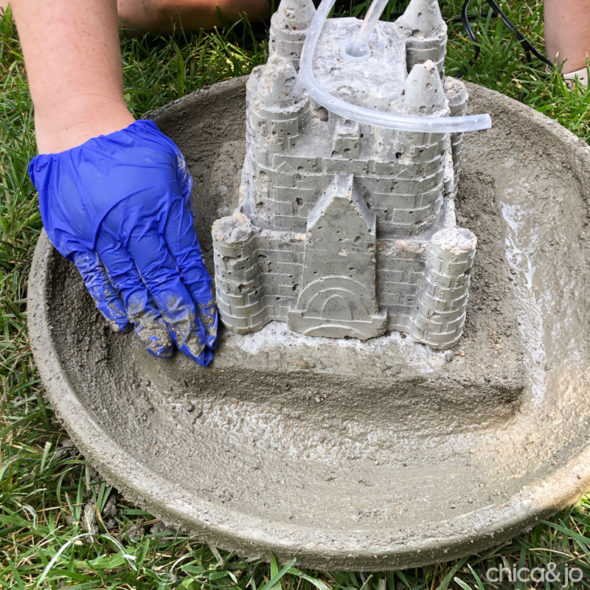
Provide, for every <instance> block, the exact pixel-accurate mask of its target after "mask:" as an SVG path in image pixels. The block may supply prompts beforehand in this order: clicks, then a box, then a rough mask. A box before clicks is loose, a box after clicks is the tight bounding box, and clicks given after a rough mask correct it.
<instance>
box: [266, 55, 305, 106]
mask: <svg viewBox="0 0 590 590" xmlns="http://www.w3.org/2000/svg"><path fill="white" fill-rule="evenodd" d="M302 91H303V89H302V86H301V83H300V82H299V79H298V77H297V72H296V71H295V68H294V67H293V64H292V63H291V60H290V59H287V58H285V57H282V56H281V55H279V54H277V53H274V54H273V55H271V56H270V57H269V59H268V61H267V62H266V65H265V66H264V71H263V72H262V76H260V81H259V82H258V93H257V94H258V99H259V100H260V102H261V103H262V104H264V105H268V106H274V105H280V106H286V105H289V104H292V103H294V102H296V101H297V100H298V99H299V98H301V95H302Z"/></svg>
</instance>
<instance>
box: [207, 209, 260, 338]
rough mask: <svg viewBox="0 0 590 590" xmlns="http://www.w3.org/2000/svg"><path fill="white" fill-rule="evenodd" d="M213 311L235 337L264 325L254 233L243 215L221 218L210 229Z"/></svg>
mask: <svg viewBox="0 0 590 590" xmlns="http://www.w3.org/2000/svg"><path fill="white" fill-rule="evenodd" d="M212 234H213V240H214V242H215V250H214V257H213V263H214V265H215V289H216V296H217V297H216V299H217V307H218V309H219V313H220V314H222V316H223V318H224V319H223V321H224V323H225V324H226V325H227V326H229V327H230V328H231V329H232V330H233V331H234V332H236V333H238V334H245V333H246V332H252V331H255V330H260V328H262V327H263V326H264V325H265V324H266V323H267V322H268V313H267V309H266V305H265V299H264V297H263V296H262V295H263V293H262V285H261V281H260V269H259V268H258V265H257V258H258V249H257V245H256V232H255V231H254V227H253V226H252V224H251V223H250V220H249V219H248V218H247V217H246V216H245V215H240V214H236V213H234V215H231V216H228V217H222V218H221V219H218V220H217V221H215V223H214V224H213V228H212Z"/></svg>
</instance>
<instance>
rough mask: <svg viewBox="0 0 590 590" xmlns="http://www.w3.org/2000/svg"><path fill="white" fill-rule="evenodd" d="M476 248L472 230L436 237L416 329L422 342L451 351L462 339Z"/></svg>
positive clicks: (447, 231)
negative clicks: (450, 348)
mask: <svg viewBox="0 0 590 590" xmlns="http://www.w3.org/2000/svg"><path fill="white" fill-rule="evenodd" d="M476 245H477V238H476V237H475V235H474V234H473V233H472V232H471V231H469V230H468V229H464V228H452V229H450V228H448V229H443V230H440V231H438V232H437V233H435V234H434V236H433V238H432V241H431V247H430V248H429V250H428V255H427V259H426V270H427V272H426V274H425V280H424V283H423V291H422V293H421V296H420V298H419V299H418V314H417V316H416V318H415V320H414V325H413V329H412V333H413V335H414V337H416V338H417V339H418V340H419V341H420V342H425V343H426V344H428V345H430V346H431V347H432V348H449V347H451V346H453V345H454V344H456V342H457V341H458V340H459V338H460V337H461V335H462V333H463V325H464V323H465V309H466V307H467V298H468V296H469V271H470V269H471V266H472V265H473V258H474V257H475V248H476Z"/></svg>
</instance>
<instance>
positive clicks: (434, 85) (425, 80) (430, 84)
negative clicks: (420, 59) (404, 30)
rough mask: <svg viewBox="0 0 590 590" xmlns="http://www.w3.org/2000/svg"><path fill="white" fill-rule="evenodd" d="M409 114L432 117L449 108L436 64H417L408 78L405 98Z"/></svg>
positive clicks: (429, 62)
mask: <svg viewBox="0 0 590 590" xmlns="http://www.w3.org/2000/svg"><path fill="white" fill-rule="evenodd" d="M403 105H404V111H405V112H406V113H408V114H416V115H432V114H434V113H437V112H438V111H441V110H443V109H446V108H447V107H448V103H447V98H446V96H445V91H444V88H443V85H442V81H441V79H440V75H439V73H438V69H437V67H436V65H435V64H434V62H432V61H430V60H429V61H426V62H424V63H423V64H416V65H415V66H414V67H413V68H412V71H411V72H410V73H409V75H408V77H407V78H406V84H405V86H404V98H403Z"/></svg>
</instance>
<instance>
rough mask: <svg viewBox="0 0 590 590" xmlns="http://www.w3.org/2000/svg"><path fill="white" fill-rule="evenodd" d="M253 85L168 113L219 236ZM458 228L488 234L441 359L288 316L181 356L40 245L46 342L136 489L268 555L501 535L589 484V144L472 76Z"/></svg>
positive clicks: (80, 437) (411, 561)
mask: <svg viewBox="0 0 590 590" xmlns="http://www.w3.org/2000/svg"><path fill="white" fill-rule="evenodd" d="M244 84H245V81H244V79H236V80H232V81H229V82H224V83H221V84H218V85H215V86H213V87H212V88H209V89H206V90H203V91H200V92H197V93H194V94H192V95H190V96H187V97H185V98H183V99H181V100H179V101H177V102H174V103H172V104H170V105H168V106H167V107H165V108H163V109H161V110H160V111H158V112H157V113H154V114H153V116H154V118H155V120H156V121H157V122H158V124H159V125H160V126H161V128H162V130H163V131H164V132H166V133H168V134H169V135H170V136H171V137H172V138H173V139H174V140H175V141H176V142H177V143H178V145H179V146H180V148H181V150H182V151H183V153H184V154H185V155H186V157H187V161H188V163H189V166H190V168H191V171H192V174H193V176H194V179H195V188H194V205H195V210H196V214H197V223H198V234H199V237H200V240H201V243H202V245H203V249H204V252H205V255H206V259H207V264H209V265H210V268H211V263H212V260H211V257H212V248H211V233H210V232H211V225H212V223H213V221H214V220H215V219H217V218H219V217H222V216H224V215H228V214H229V213H230V212H231V211H232V210H233V209H234V207H235V206H236V202H237V189H238V185H239V180H240V168H241V164H242V161H243V156H244V134H245V129H244ZM469 91H470V95H471V104H470V109H471V111H473V112H489V113H491V115H492V118H493V122H494V126H493V129H491V130H489V131H486V132H480V133H471V134H468V136H466V137H465V154H464V160H463V162H464V164H463V166H464V167H463V170H462V173H461V184H460V188H459V194H458V197H457V218H458V222H459V223H460V224H461V225H462V226H463V227H466V228H469V229H470V230H472V231H473V232H474V233H475V234H476V235H477V236H478V251H477V256H476V260H475V263H474V267H473V270H472V278H471V294H470V299H469V306H468V311H467V323H466V326H465V332H464V337H463V339H462V340H461V341H460V343H459V344H458V346H456V347H455V348H453V349H451V350H449V351H433V350H431V349H430V348H428V347H426V346H424V345H421V344H416V343H415V342H413V341H412V339H411V338H409V337H404V336H402V335H400V334H399V333H393V334H391V335H389V336H383V337H380V338H376V339H372V340H368V341H366V342H360V341H358V340H355V339H343V340H331V339H325V338H311V337H306V336H302V335H295V334H293V333H291V332H289V331H288V330H287V329H286V328H285V326H284V325H283V324H279V323H274V322H273V323H271V324H269V325H267V326H266V327H265V328H264V329H262V330H261V331H260V332H257V333H255V334H250V335H243V336H239V335H236V334H232V333H230V332H228V331H225V332H223V333H222V334H221V337H220V346H219V349H218V351H217V353H216V357H215V361H214V363H213V365H212V366H210V367H208V368H200V367H198V366H197V365H195V364H192V363H191V362H190V361H188V360H187V359H186V358H184V357H182V356H181V355H177V356H176V357H175V358H173V359H171V360H168V361H162V360H157V359H155V358H153V357H151V356H150V355H149V354H147V353H146V352H145V351H144V350H142V348H141V346H140V345H139V344H138V343H137V342H136V340H134V338H133V336H131V335H121V334H115V333H112V332H111V331H110V329H109V328H108V327H107V326H106V325H105V323H104V322H103V321H102V320H101V318H100V317H99V315H98V313H97V312H96V310H95V309H94V307H93V305H92V302H91V301H90V298H89V297H88V295H87V293H86V292H85V290H84V287H83V285H82V282H81V280H80V279H79V277H78V275H77V273H76V271H75V269H74V268H73V267H72V266H71V265H70V264H69V263H68V262H66V261H64V260H63V259H61V258H60V256H59V255H57V254H56V253H55V251H54V250H53V249H52V247H51V245H50V243H49V242H48V240H47V238H46V236H42V237H41V239H40V240H39V244H38V246H37V250H36V254H35V259H34V264H33V269H32V272H31V279H30V291H29V323H30V334H31V343H32V346H33V350H34V353H35V358H36V361H37V364H38V366H39V369H40V372H41V376H42V379H43V382H44V384H45V388H46V392H47V396H48V398H49V400H50V401H51V403H52V405H53V407H54V408H55V410H56V412H57V414H58V415H59V416H60V417H61V419H62V421H63V423H64V425H65V427H66V429H67V430H68V432H69V433H70V435H71V436H72V438H73V439H74V441H75V442H76V444H77V445H78V446H79V448H80V449H81V450H82V452H83V453H84V454H85V455H86V456H87V458H88V459H89V460H90V461H91V463H93V464H94V465H95V466H96V467H97V469H98V470H99V471H100V472H101V473H102V474H103V475H104V477H105V478H106V479H107V480H108V481H110V482H112V483H113V484H114V485H115V486H117V487H118V488H119V489H120V490H121V492H123V493H124V495H125V496H126V497H128V498H129V499H131V500H132V501H135V502H137V503H138V504H139V505H141V506H143V507H145V508H146V509H148V510H150V511H152V512H153V513H154V514H156V515H158V516H160V517H162V518H163V519H164V520H165V521H167V522H170V523H173V524H175V525H179V526H181V527H183V528H185V529H187V530H189V531H192V532H194V533H195V534H197V535H200V536H201V537H202V538H203V539H204V540H206V541H207V542H208V543H210V544H214V545H217V546H219V547H222V548H228V549H233V550H236V551H238V552H239V553H241V554H243V555H247V556H261V557H268V555H269V554H270V553H271V552H273V553H274V554H276V555H277V556H278V557H279V558H281V559H287V558H290V557H297V560H298V564H299V565H301V566H310V567H318V568H322V569H365V570H370V569H386V568H401V567H408V566H414V565H420V564H426V563H429V562H433V561H443V560H446V559H451V558H454V557H457V556H460V555H465V554H469V553H473V552H475V551H476V550H480V549H482V548H484V547H486V546H490V545H493V544H497V543H499V542H501V541H503V540H505V539H507V538H508V537H510V536H512V535H514V534H516V533H518V532H520V531H521V530H523V529H525V528H526V527H527V526H530V525H532V524H533V523H534V522H535V521H537V520H538V519H540V518H543V517H546V516H548V515H549V514H551V513H553V512H555V511H557V510H558V509H560V508H562V507H564V506H566V505H567V504H569V503H571V502H573V501H574V500H575V499H576V498H578V497H579V496H580V494H581V493H582V492H583V491H584V489H585V488H586V486H587V485H588V483H589V481H590V440H589V439H590V427H589V426H590V337H589V336H590V296H589V294H590V227H589V223H590V211H589V207H590V203H589V197H590V188H589V185H590V149H589V148H588V147H587V146H586V144H585V143H584V142H582V141H581V140H579V139H577V138H575V137H574V136H573V135H571V134H570V133H569V132H567V131H566V130H565V129H563V128H562V127H560V126H559V125H557V124H556V123H554V122H552V121H550V120H549V119H547V118H545V117H543V116H542V115H540V114H538V113H536V112H533V111H532V110H530V109H529V108H527V107H524V106H522V105H521V104H519V103H516V102H514V101H512V100H510V99H508V98H506V97H504V96H501V95H499V94H496V93H493V92H491V91H488V90H485V89H482V88H479V87H475V86H470V87H469Z"/></svg>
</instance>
